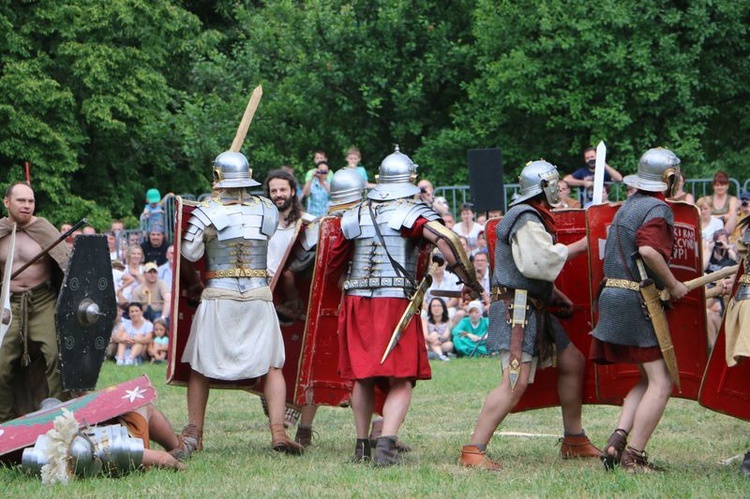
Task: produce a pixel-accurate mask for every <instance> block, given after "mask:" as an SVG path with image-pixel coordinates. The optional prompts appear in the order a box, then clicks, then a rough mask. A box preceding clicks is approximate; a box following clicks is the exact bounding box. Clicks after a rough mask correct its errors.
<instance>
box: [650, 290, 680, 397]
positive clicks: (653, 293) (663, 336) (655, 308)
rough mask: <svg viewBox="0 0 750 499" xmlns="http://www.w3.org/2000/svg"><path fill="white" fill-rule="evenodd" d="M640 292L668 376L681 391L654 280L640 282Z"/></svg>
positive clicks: (670, 342) (664, 316) (675, 359)
mask: <svg viewBox="0 0 750 499" xmlns="http://www.w3.org/2000/svg"><path fill="white" fill-rule="evenodd" d="M640 292H641V296H643V301H644V304H645V306H646V310H647V311H648V315H649V318H650V320H651V324H652V325H653V326H654V332H655V333H656V340H657V341H658V343H659V348H660V349H661V353H662V356H663V357H664V362H665V363H666V365H667V370H668V371H669V377H670V378H672V381H674V384H675V385H677V390H679V391H682V390H681V388H680V372H679V369H678V368H677V356H676V355H675V351H674V345H673V344H672V336H671V334H670V333H669V323H668V322H667V314H666V313H665V312H664V307H663V306H662V304H661V298H660V296H659V290H658V289H656V285H655V284H654V281H652V280H651V279H646V280H644V281H643V282H642V283H641V289H640Z"/></svg>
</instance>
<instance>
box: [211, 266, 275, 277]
mask: <svg viewBox="0 0 750 499" xmlns="http://www.w3.org/2000/svg"><path fill="white" fill-rule="evenodd" d="M205 277H206V279H216V278H221V277H260V278H264V279H267V278H268V271H266V270H265V269H262V270H261V269H244V268H236V269H221V270H209V271H208V272H206V273H205Z"/></svg>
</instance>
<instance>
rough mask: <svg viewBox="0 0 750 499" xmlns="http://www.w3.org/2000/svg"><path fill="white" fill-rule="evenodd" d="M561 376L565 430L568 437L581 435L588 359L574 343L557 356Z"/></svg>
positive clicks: (561, 398) (559, 393) (560, 393)
mask: <svg viewBox="0 0 750 499" xmlns="http://www.w3.org/2000/svg"><path fill="white" fill-rule="evenodd" d="M557 361H558V365H559V368H560V369H559V375H558V378H557V394H558V396H559V397H560V408H561V410H562V420H563V429H564V430H565V433H566V434H567V435H579V434H580V433H582V432H583V427H582V426H581V404H582V402H583V372H584V369H585V367H586V359H584V357H583V354H582V353H581V351H580V350H578V349H577V348H576V347H575V346H574V345H573V344H572V343H571V344H570V345H569V346H568V347H567V348H566V349H565V350H563V351H562V352H559V353H558V354H557Z"/></svg>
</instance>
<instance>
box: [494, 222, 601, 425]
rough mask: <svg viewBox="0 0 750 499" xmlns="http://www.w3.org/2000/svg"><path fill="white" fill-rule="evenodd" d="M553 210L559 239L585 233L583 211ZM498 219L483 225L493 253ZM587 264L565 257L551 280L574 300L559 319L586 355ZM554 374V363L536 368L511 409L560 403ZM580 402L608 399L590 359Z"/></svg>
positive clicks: (589, 309) (583, 258)
mask: <svg viewBox="0 0 750 499" xmlns="http://www.w3.org/2000/svg"><path fill="white" fill-rule="evenodd" d="M553 213H554V217H555V226H556V228H557V239H558V242H559V243H562V244H570V243H572V242H574V241H576V240H578V239H580V238H581V237H584V236H585V235H586V211H584V210H577V209H574V210H562V211H555V212H553ZM499 221H500V219H499V218H494V219H490V220H489V221H488V222H487V224H486V225H485V233H486V234H489V235H490V236H489V237H488V238H487V243H488V247H489V249H490V252H491V254H492V255H494V253H495V244H496V239H497V238H496V237H495V230H496V228H497V224H498V222H499ZM491 265H493V266H494V259H491ZM589 268H590V267H589V259H588V258H587V257H586V256H583V255H582V256H579V257H578V258H574V259H572V260H569V261H568V262H566V263H565V265H564V267H563V269H562V271H561V272H560V275H559V276H558V278H557V280H556V282H555V285H556V286H557V288H558V289H560V290H561V291H562V292H563V293H565V295H567V296H568V298H570V299H571V300H572V301H573V304H574V309H573V315H571V316H570V317H567V318H563V319H560V323H561V324H562V326H563V327H564V328H565V331H566V332H567V333H568V337H569V338H570V340H571V342H573V344H574V345H575V346H576V347H577V348H578V349H579V350H580V351H581V352H582V353H583V354H584V355H587V354H588V351H589V346H590V343H591V337H590V336H589V332H590V331H591V329H592V324H593V322H592V314H593V311H592V307H591V303H592V293H593V288H592V285H591V283H592V282H593V281H592V279H591V277H590V271H589ZM557 376H558V370H557V368H555V367H550V368H546V369H540V370H538V371H537V373H536V376H535V379H534V384H533V387H532V388H531V389H529V390H527V391H526V392H525V393H524V394H523V397H521V400H520V401H519V403H518V405H516V407H515V408H514V409H513V412H520V411H527V410H531V409H541V408H543V407H554V406H558V405H560V399H559V397H558V395H557ZM583 402H584V403H586V404H599V403H607V402H609V401H604V400H601V399H599V398H598V397H597V393H596V382H595V377H594V366H593V364H591V363H587V365H586V371H585V374H584V387H583ZM610 403H612V402H610ZM614 403H616V401H615V402H614Z"/></svg>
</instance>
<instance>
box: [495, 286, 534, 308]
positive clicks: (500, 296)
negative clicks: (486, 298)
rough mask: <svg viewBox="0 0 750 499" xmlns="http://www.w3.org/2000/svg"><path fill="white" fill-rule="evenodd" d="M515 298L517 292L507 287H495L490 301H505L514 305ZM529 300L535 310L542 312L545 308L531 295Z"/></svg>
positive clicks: (528, 297)
mask: <svg viewBox="0 0 750 499" xmlns="http://www.w3.org/2000/svg"><path fill="white" fill-rule="evenodd" d="M514 297H515V290H514V289H511V288H506V287H505V286H493V287H492V290H491V291H490V301H500V300H502V301H504V302H510V303H512V302H513V300H514ZM527 300H528V301H529V303H531V304H532V305H533V306H534V308H535V309H537V310H541V309H542V308H544V303H543V302H542V301H541V300H540V299H538V298H534V297H533V296H531V295H527Z"/></svg>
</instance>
